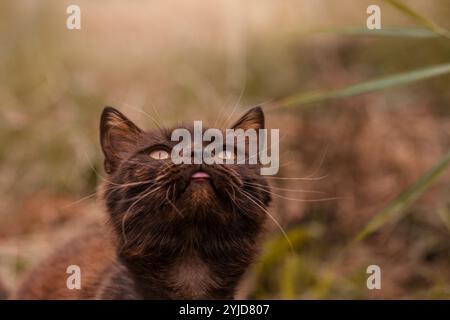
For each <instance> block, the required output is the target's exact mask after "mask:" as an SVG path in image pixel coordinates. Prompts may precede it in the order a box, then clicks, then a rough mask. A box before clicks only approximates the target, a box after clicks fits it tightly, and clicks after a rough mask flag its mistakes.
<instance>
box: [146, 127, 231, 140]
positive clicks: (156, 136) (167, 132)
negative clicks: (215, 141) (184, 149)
mask: <svg viewBox="0 0 450 320" xmlns="http://www.w3.org/2000/svg"><path fill="white" fill-rule="evenodd" d="M179 129H185V130H187V131H188V132H189V133H190V135H191V137H192V138H194V132H198V131H200V128H199V127H198V126H197V127H194V125H193V124H190V125H189V124H182V125H179V126H174V127H171V128H158V129H154V130H147V131H144V133H143V135H142V139H143V143H146V144H158V143H161V144H164V143H169V142H171V141H172V134H173V133H174V132H175V131H176V130H179ZM208 129H211V128H210V127H207V126H203V125H202V126H201V131H202V134H203V133H204V132H205V131H206V130H208ZM219 130H220V129H219ZM221 131H222V130H221Z"/></svg>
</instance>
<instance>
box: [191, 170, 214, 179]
mask: <svg viewBox="0 0 450 320" xmlns="http://www.w3.org/2000/svg"><path fill="white" fill-rule="evenodd" d="M209 178H210V177H209V174H207V173H206V172H204V171H197V172H196V173H194V174H193V175H192V176H191V179H192V180H208V179H209Z"/></svg>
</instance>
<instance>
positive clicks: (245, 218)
mask: <svg viewBox="0 0 450 320" xmlns="http://www.w3.org/2000/svg"><path fill="white" fill-rule="evenodd" d="M179 128H184V129H187V130H188V131H189V132H192V131H193V128H192V127H191V126H181V127H179ZM179 128H171V129H168V128H166V129H157V130H151V131H144V130H142V129H140V128H139V127H138V126H137V125H135V124H134V123H133V122H132V121H131V120H129V119H128V118H127V117H125V116H124V115H123V114H122V113H120V112H119V111H117V110H116V109H114V108H111V107H106V108H105V109H104V111H103V114H102V117H101V123H100V141H101V146H102V150H103V153H104V156H105V162H104V165H105V171H106V173H107V174H108V176H107V178H106V180H107V182H106V183H105V187H104V198H105V201H106V206H107V209H108V211H109V214H110V220H111V222H112V225H113V227H114V229H115V231H116V233H117V234H118V236H119V237H118V238H119V241H121V242H122V243H123V246H124V247H125V251H127V252H128V253H127V254H129V255H133V254H136V255H138V254H141V253H142V251H143V250H145V247H149V246H150V247H152V246H161V245H164V241H166V242H168V243H167V245H168V246H175V247H177V246H179V245H182V244H178V243H170V242H171V241H172V240H173V238H177V237H178V238H179V239H180V241H181V240H182V241H185V242H186V243H190V244H191V245H195V243H198V244H199V245H201V242H205V241H210V240H211V239H212V238H214V237H219V238H222V239H223V241H227V239H228V241H239V239H241V238H242V239H244V238H249V239H253V238H256V236H257V235H258V233H259V232H260V229H261V225H262V224H263V222H264V220H265V217H266V212H265V210H266V207H267V205H268V204H269V202H270V194H269V189H268V185H267V183H266V181H265V179H264V176H261V175H260V173H259V172H260V171H259V169H260V165H259V164H258V163H257V164H248V161H246V163H245V164H236V163H234V164H210V165H206V164H204V163H202V164H175V163H174V162H173V161H172V159H171V150H172V148H173V147H174V146H175V145H176V144H177V143H178V142H177V141H171V135H172V132H173V130H174V129H179ZM262 128H264V114H263V112H262V110H261V108H259V107H256V108H253V109H251V110H249V111H248V112H247V113H246V114H244V115H243V116H242V117H241V118H240V119H239V120H238V121H237V122H236V123H235V124H234V125H233V126H231V129H244V130H247V129H255V130H259V129H262ZM206 129H207V128H203V130H206ZM192 137H194V134H193V132H192ZM225 151H226V150H225ZM222 156H223V155H222ZM225 156H226V157H233V153H231V154H230V153H228V152H225ZM247 156H249V155H248V154H247ZM171 239H172V240H171ZM171 249H172V250H175V248H173V247H172V248H171Z"/></svg>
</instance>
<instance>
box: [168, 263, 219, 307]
mask: <svg viewBox="0 0 450 320" xmlns="http://www.w3.org/2000/svg"><path fill="white" fill-rule="evenodd" d="M167 281H168V282H169V283H170V286H171V287H172V288H173V289H174V292H175V294H176V295H177V296H180V297H184V298H186V297H189V298H191V299H201V298H206V297H207V296H208V295H209V293H210V292H211V290H212V289H214V288H216V287H217V283H216V281H215V279H214V275H213V274H212V271H211V269H210V267H209V266H208V265H207V264H206V263H205V262H204V261H203V260H202V259H200V258H199V257H198V256H197V255H195V254H192V255H188V256H184V257H182V258H180V259H179V260H178V261H177V262H176V263H175V264H174V265H173V266H171V268H170V270H169V271H168V279H167Z"/></svg>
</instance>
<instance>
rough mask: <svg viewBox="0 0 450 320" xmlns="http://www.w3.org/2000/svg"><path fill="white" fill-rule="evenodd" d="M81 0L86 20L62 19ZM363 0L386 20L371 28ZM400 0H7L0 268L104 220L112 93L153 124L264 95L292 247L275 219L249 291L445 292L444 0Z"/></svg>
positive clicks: (448, 279) (0, 65)
mask: <svg viewBox="0 0 450 320" xmlns="http://www.w3.org/2000/svg"><path fill="white" fill-rule="evenodd" d="M392 2H393V3H394V5H393V3H392ZM396 3H397V6H396V5H395V4H396ZM70 4H77V5H79V6H80V8H81V30H68V29H67V28H66V25H65V24H66V19H67V17H68V14H67V13H66V8H67V7H68V6H69V5H70ZM370 4H377V5H379V6H380V8H381V22H382V28H383V29H382V30H381V31H369V30H367V28H366V19H367V17H368V15H367V13H366V9H367V7H368V5H370ZM407 4H408V6H409V8H410V9H412V10H414V12H415V13H416V14H414V13H411V12H408V10H407V9H405V8H402V7H401V6H399V5H398V2H397V1H365V0H363V1H360V0H358V1H356V0H354V1H350V0H342V1H333V0H296V1H293V0H286V1H275V0H273V1H269V0H265V1H256V0H252V1H237V0H232V1H230V0H220V1H206V0H204V1H172V0H171V1H145V2H144V1H137V0H130V1H127V2H126V4H125V3H124V2H123V1H115V0H109V1H87V0H77V1H56V0H55V1H32V0H28V1H26V0H20V1H2V2H1V3H0V43H1V45H0V70H1V71H0V84H1V85H0V278H1V279H2V281H3V282H5V283H6V285H7V286H8V287H9V288H11V289H13V288H15V287H16V286H17V285H18V283H19V281H20V279H21V276H22V275H23V274H24V272H26V271H27V270H29V268H30V267H31V266H32V265H33V264H34V263H36V262H37V261H39V260H40V259H41V258H43V257H45V256H46V255H47V254H49V252H51V251H52V250H53V249H54V248H55V246H57V245H58V244H59V243H62V242H64V241H66V240H67V239H70V238H71V237H73V236H74V235H76V234H77V233H79V232H82V230H83V229H85V228H86V227H87V226H89V225H92V224H98V223H102V221H104V219H105V215H104V213H103V211H102V205H101V200H100V199H97V197H96V195H95V192H96V188H97V187H98V186H99V184H101V182H102V176H104V172H103V168H102V161H103V159H102V155H101V150H100V147H99V141H98V124H99V116H100V113H101V110H102V108H103V107H104V106H105V105H111V106H114V107H116V108H118V109H120V110H121V111H123V112H124V113H125V114H126V115H127V116H129V117H130V118H131V119H133V120H135V122H137V123H138V124H139V125H141V126H142V127H147V128H152V127H153V126H154V125H153V123H152V121H151V120H150V118H149V117H148V116H146V115H145V114H144V112H145V113H147V114H149V115H151V116H152V117H154V118H156V119H157V121H158V122H160V123H161V124H163V125H170V124H175V123H177V122H179V121H181V120H185V121H193V120H194V119H196V120H198V119H202V120H204V121H205V122H206V123H210V124H211V125H213V124H214V123H222V124H223V123H224V122H225V121H226V119H227V118H228V117H229V116H230V115H231V112H232V110H233V108H234V106H237V107H236V108H237V110H236V111H235V112H234V115H233V116H232V118H233V120H234V119H236V118H237V117H238V116H239V115H240V114H241V113H242V112H243V111H244V110H246V108H248V107H250V106H253V105H257V104H262V105H263V107H264V108H265V109H266V119H267V126H268V127H269V128H280V136H281V137H282V139H281V142H280V149H281V150H280V151H281V154H280V160H281V168H280V172H279V174H278V175H277V177H280V178H289V179H278V178H269V182H270V183H271V185H272V186H273V187H274V189H273V192H274V196H273V198H274V202H273V204H272V206H271V208H270V212H271V213H272V215H273V216H274V217H275V218H276V219H277V220H278V221H279V223H280V224H281V226H282V227H283V229H284V230H286V232H287V234H288V236H289V239H290V241H291V242H292V245H293V249H294V250H290V247H289V245H288V243H287V241H286V240H285V238H284V237H283V235H282V233H281V231H280V230H279V229H278V228H277V226H276V225H275V224H274V223H272V222H271V221H269V223H268V225H267V234H266V236H265V241H266V242H265V243H264V244H263V250H262V254H261V256H260V257H259V259H258V261H257V263H256V264H255V266H254V267H253V268H252V269H251V270H250V271H249V272H248V275H247V276H246V279H245V281H244V283H243V285H242V289H241V290H240V293H239V297H240V298H255V299H261V298H275V299H362V298H386V299H391V298H417V299H425V298H443V299H448V298H450V213H449V210H448V209H449V208H450V207H449V204H450V185H449V182H450V176H449V174H448V173H446V172H445V167H446V166H447V164H448V161H447V160H448V159H447V158H446V156H445V155H446V153H447V152H448V150H449V149H450V148H449V147H450V143H449V142H450V110H449V102H450V90H449V87H450V76H449V74H448V71H449V70H447V71H445V70H446V69H445V64H447V68H448V63H450V37H449V36H448V35H449V34H446V31H445V29H446V28H447V29H450V21H449V20H448V16H449V15H450V3H449V2H448V1H446V0H431V1H429V0H414V1H413V0H411V1H407ZM418 15H420V16H419V17H418ZM422 17H425V18H423V19H422ZM443 65H444V71H442V70H443V69H440V71H439V70H438V72H437V73H436V74H434V73H433V70H434V71H435V69H431V71H430V72H431V74H429V75H428V76H426V75H425V74H426V73H427V70H429V69H427V68H433V66H443ZM415 70H425V71H424V72H425V74H424V73H419V74H416V73H413V74H411V72H415ZM420 72H422V71H420ZM405 73H406V76H405V77H406V78H405V77H404V78H395V77H394V78H389V77H391V76H392V75H397V74H405ZM433 75H438V76H433ZM386 77H388V79H387V80H386ZM414 77H416V78H417V79H419V80H421V81H415V82H410V80H412V79H414ZM380 78H381V80H380V81H379V82H375V83H373V82H369V89H370V88H372V89H376V88H378V89H382V90H372V89H370V90H366V91H373V92H370V93H365V94H356V93H364V92H358V89H361V88H360V87H356V88H355V87H354V85H355V84H358V83H366V82H367V81H371V80H373V79H380ZM417 79H416V80H417ZM396 81H397V82H399V81H400V82H401V81H403V82H402V83H401V84H404V85H403V86H395V87H394V86H393V85H394V84H396ZM370 85H372V87H370ZM380 85H381V86H380ZM348 86H350V92H347V94H344V95H345V96H346V97H343V98H342V97H340V95H339V91H338V92H336V90H339V89H342V88H347V87H348ZM352 86H353V87H352ZM377 86H378V87H377ZM365 88H366V87H362V91H364V89H365ZM366 89H367V88H366ZM333 90H334V91H333ZM352 90H353V91H352ZM311 92H312V93H311ZM330 92H331V94H330ZM287 97H291V98H287ZM336 97H337V98H336ZM335 98H336V99H335ZM441 159H444V160H443V161H444V162H443V163H442V162H441V163H440V161H442V160H441ZM436 165H438V167H436ZM437 169H438V170H439V171H436V170H437ZM430 170H431V171H430ZM293 178H295V179H293ZM299 178H302V179H299ZM431 178H434V181H433V182H434V183H433V184H432V183H431ZM410 186H413V188H412V189H411V188H410V189H408V187H410ZM300 190H303V191H300ZM399 195H400V196H399ZM413 200H414V201H413ZM358 235H359V236H358ZM355 237H356V238H355ZM369 265H378V266H380V268H381V286H382V287H381V289H380V290H369V289H368V288H367V286H366V279H367V277H368V276H369V275H368V274H367V273H366V269H367V267H368V266H369Z"/></svg>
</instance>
